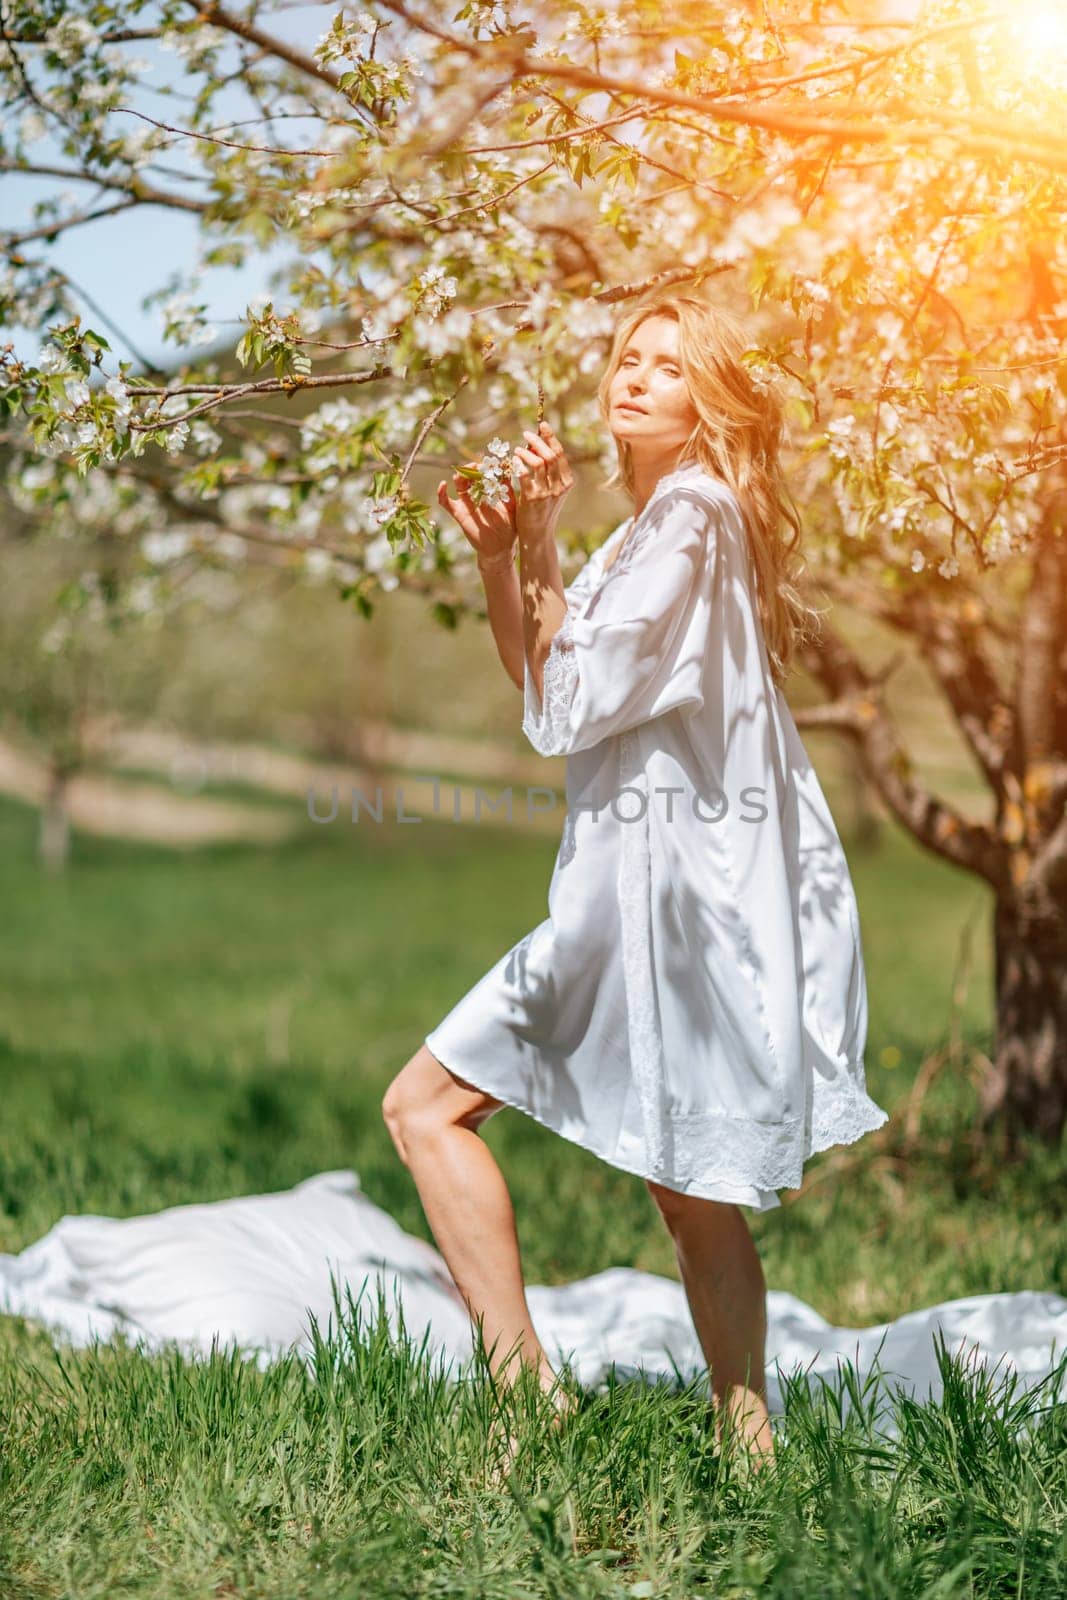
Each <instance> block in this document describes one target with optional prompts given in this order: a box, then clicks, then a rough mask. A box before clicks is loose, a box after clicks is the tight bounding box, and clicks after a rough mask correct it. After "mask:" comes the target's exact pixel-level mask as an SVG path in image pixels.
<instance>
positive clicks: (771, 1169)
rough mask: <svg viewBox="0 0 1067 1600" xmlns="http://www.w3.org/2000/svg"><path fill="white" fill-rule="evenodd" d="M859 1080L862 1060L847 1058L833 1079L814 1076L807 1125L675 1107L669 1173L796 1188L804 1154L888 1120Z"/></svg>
mask: <svg viewBox="0 0 1067 1600" xmlns="http://www.w3.org/2000/svg"><path fill="white" fill-rule="evenodd" d="M862 1082H863V1063H862V1061H857V1062H853V1063H851V1064H850V1066H849V1067H848V1068H847V1070H846V1072H845V1073H843V1075H842V1076H841V1077H840V1078H838V1079H831V1080H826V1079H819V1078H816V1087H815V1099H814V1106H813V1112H812V1118H811V1126H810V1127H806V1125H805V1119H804V1118H803V1117H792V1118H790V1119H788V1120H787V1121H784V1122H755V1121H753V1120H752V1119H751V1118H749V1117H731V1116H728V1115H726V1114H725V1113H724V1112H694V1113H693V1114H691V1115H689V1116H686V1115H679V1114H678V1113H677V1112H676V1113H674V1115H673V1116H672V1117H671V1130H672V1137H673V1146H674V1149H673V1159H672V1161H671V1173H670V1176H672V1177H673V1178H674V1179H675V1180H677V1179H678V1178H679V1177H681V1178H683V1179H684V1178H686V1177H688V1176H689V1175H690V1174H692V1175H694V1176H697V1175H699V1177H700V1180H701V1181H702V1182H705V1183H716V1182H723V1183H732V1184H744V1185H746V1186H751V1187H753V1188H756V1189H799V1188H800V1185H801V1183H802V1182H803V1177H804V1163H805V1161H807V1160H808V1159H809V1157H811V1156H813V1155H815V1154H816V1153H817V1152H818V1151H820V1150H827V1149H829V1147H830V1146H831V1145H835V1144H854V1143H855V1142H856V1140H857V1139H860V1138H862V1137H863V1135H864V1134H865V1133H871V1132H873V1130H874V1129H875V1128H880V1127H881V1126H882V1124H883V1123H884V1122H887V1121H888V1120H889V1119H888V1115H887V1113H886V1112H885V1111H883V1110H882V1108H881V1106H877V1105H875V1103H874V1101H873V1100H872V1099H871V1098H870V1097H869V1096H868V1094H867V1093H866V1091H865V1090H864V1089H863V1088H862V1087H861V1084H862ZM658 1175H659V1174H658V1173H655V1174H654V1176H658Z"/></svg>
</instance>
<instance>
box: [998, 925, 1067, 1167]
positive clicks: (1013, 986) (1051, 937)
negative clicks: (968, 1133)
mask: <svg viewBox="0 0 1067 1600" xmlns="http://www.w3.org/2000/svg"><path fill="white" fill-rule="evenodd" d="M993 938H994V955H995V985H996V1044H995V1048H994V1052H993V1073H992V1075H991V1076H990V1078H989V1080H988V1082H987V1084H986V1085H985V1088H984V1089H983V1092H982V1122H983V1126H984V1127H985V1128H986V1129H987V1130H988V1129H991V1128H992V1127H993V1126H994V1124H996V1125H997V1127H998V1128H999V1129H1001V1130H1002V1131H1003V1134H1004V1136H1005V1140H1006V1143H1007V1150H1008V1153H1011V1152H1013V1151H1014V1149H1015V1147H1016V1143H1017V1139H1018V1135H1019V1134H1020V1133H1021V1132H1023V1131H1028V1132H1031V1133H1036V1134H1038V1135H1039V1136H1040V1137H1041V1138H1043V1139H1046V1140H1048V1141H1049V1142H1050V1143H1056V1142H1057V1141H1058V1140H1059V1138H1060V1136H1061V1135H1062V1133H1063V1129H1064V1126H1065V1124H1067V919H1065V918H1064V916H1063V914H1062V913H1061V912H1059V911H1058V910H1057V909H1055V908H1049V909H1048V910H1047V911H1046V912H1043V913H1041V914H1035V912H1034V910H1033V908H1032V907H1030V906H1020V905H1019V903H1018V902H1017V901H1015V900H1012V899H1011V898H1008V897H1005V896H1000V897H998V899H997V901H996V905H995V910H994V918H993Z"/></svg>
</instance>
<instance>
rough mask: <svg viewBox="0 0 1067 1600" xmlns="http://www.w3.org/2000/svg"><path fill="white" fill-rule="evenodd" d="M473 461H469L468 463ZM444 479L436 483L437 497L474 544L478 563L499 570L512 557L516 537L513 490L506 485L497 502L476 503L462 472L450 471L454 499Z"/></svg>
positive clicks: (487, 568)
mask: <svg viewBox="0 0 1067 1600" xmlns="http://www.w3.org/2000/svg"><path fill="white" fill-rule="evenodd" d="M475 464H476V463H475V462H473V461H472V462H469V463H468V465H469V466H474V465H475ZM445 482H446V480H445V479H444V478H442V479H441V482H440V483H439V484H438V485H437V498H438V500H439V502H440V503H441V505H443V506H444V508H445V510H446V511H447V512H448V513H449V515H450V516H453V517H455V519H456V521H457V522H458V523H459V525H460V527H461V528H462V530H463V533H464V535H465V536H466V539H467V542H468V543H469V544H471V545H473V547H474V550H475V552H476V554H477V556H478V564H479V566H482V565H483V564H484V567H485V569H486V570H493V569H499V570H501V571H502V570H503V569H504V567H505V566H506V565H507V564H508V563H509V562H510V561H511V559H512V553H513V551H514V548H515V540H516V539H517V537H518V529H517V528H516V526H515V492H514V490H513V489H512V488H511V487H510V485H509V487H508V492H507V496H506V497H505V499H504V500H502V501H501V502H500V503H499V505H495V506H491V505H489V504H488V503H487V502H486V501H482V503H481V505H475V503H474V501H473V500H472V499H471V497H470V488H469V486H468V484H467V480H466V479H465V478H464V477H463V475H462V473H459V472H454V473H453V474H452V487H453V488H454V489H456V490H457V493H456V495H455V497H454V498H453V497H452V496H450V495H449V493H448V490H447V489H446V487H445Z"/></svg>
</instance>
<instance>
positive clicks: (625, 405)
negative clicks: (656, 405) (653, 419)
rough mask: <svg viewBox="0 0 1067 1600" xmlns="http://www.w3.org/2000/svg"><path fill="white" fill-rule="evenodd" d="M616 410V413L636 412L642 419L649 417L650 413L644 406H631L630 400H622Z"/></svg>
mask: <svg viewBox="0 0 1067 1600" xmlns="http://www.w3.org/2000/svg"><path fill="white" fill-rule="evenodd" d="M615 409H616V411H636V412H638V413H639V414H640V415H641V416H642V417H646V416H647V415H648V412H647V411H646V410H645V408H644V406H635V405H631V403H630V401H629V400H620V401H619V403H618V405H617V406H616V407H615Z"/></svg>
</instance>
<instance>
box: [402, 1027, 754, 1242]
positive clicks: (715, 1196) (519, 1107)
mask: <svg viewBox="0 0 1067 1600" xmlns="http://www.w3.org/2000/svg"><path fill="white" fill-rule="evenodd" d="M423 1043H424V1044H425V1046H426V1048H427V1050H429V1052H430V1054H431V1055H432V1056H433V1058H434V1060H435V1061H438V1062H439V1063H440V1065H441V1066H442V1067H445V1068H446V1070H451V1071H454V1072H455V1073H456V1076H457V1077H459V1078H462V1079H463V1080H464V1082H466V1083H470V1084H473V1085H474V1087H475V1088H476V1089H480V1090H481V1092H482V1093H483V1094H491V1095H492V1096H493V1099H494V1100H499V1101H501V1103H502V1104H503V1105H506V1106H509V1107H510V1108H511V1110H512V1111H521V1112H522V1113H523V1115H524V1116H527V1117H530V1118H531V1119H532V1120H533V1121H534V1122H537V1123H539V1124H540V1126H541V1127H542V1128H547V1129H548V1130H549V1132H550V1133H555V1134H558V1135H559V1137H560V1138H561V1139H566V1140H567V1143H568V1144H574V1145H577V1146H578V1148H579V1149H580V1150H585V1151H588V1153H589V1154H590V1155H593V1156H596V1157H597V1159H598V1160H600V1161H604V1162H606V1163H607V1164H608V1166H610V1167H615V1168H616V1169H617V1170H618V1171H619V1172H626V1173H629V1174H630V1176H631V1177H634V1178H644V1179H646V1180H647V1181H648V1182H650V1183H658V1184H661V1185H662V1187H663V1188H664V1189H674V1190H675V1191H676V1192H677V1193H678V1194H691V1195H693V1196H694V1198H696V1199H699V1200H718V1201H719V1202H720V1204H722V1205H737V1206H747V1207H748V1208H749V1209H750V1210H751V1211H757V1212H763V1211H774V1210H776V1209H777V1208H778V1207H779V1206H780V1205H781V1203H782V1202H781V1201H780V1200H779V1198H778V1196H777V1194H775V1192H774V1190H773V1189H768V1190H766V1191H765V1194H766V1196H767V1198H765V1199H764V1200H763V1201H762V1203H759V1204H757V1202H756V1201H754V1200H742V1199H738V1198H736V1197H735V1195H733V1194H727V1193H726V1191H728V1190H729V1188H730V1185H729V1184H718V1185H715V1184H711V1185H709V1184H701V1185H693V1184H690V1185H689V1186H688V1187H686V1188H682V1187H681V1186H680V1185H679V1184H678V1183H672V1182H671V1181H670V1180H669V1179H668V1178H664V1177H658V1176H656V1174H655V1173H651V1172H644V1171H642V1169H641V1168H640V1167H638V1166H634V1165H632V1164H630V1163H629V1162H626V1161H623V1160H621V1159H620V1158H619V1157H618V1156H614V1155H609V1154H608V1153H607V1151H606V1150H603V1149H601V1148H599V1147H598V1146H597V1145H595V1144H591V1143H588V1142H587V1141H586V1140H584V1139H579V1138H578V1136H577V1134H574V1133H565V1132H564V1130H563V1129H562V1128H560V1127H557V1126H556V1124H555V1123H554V1122H549V1121H548V1119H547V1117H545V1116H544V1115H542V1114H541V1113H540V1112H538V1111H535V1110H534V1109H533V1107H532V1106H527V1105H523V1103H522V1101H521V1100H514V1099H509V1098H508V1097H507V1096H506V1095H503V1094H501V1093H500V1092H499V1091H498V1090H496V1089H491V1088H488V1087H487V1086H486V1085H485V1084H482V1083H477V1082H475V1080H474V1078H472V1077H471V1076H470V1075H469V1073H467V1072H466V1071H463V1070H461V1069H460V1068H459V1067H455V1068H449V1066H448V1062H447V1061H442V1060H441V1057H440V1056H439V1055H438V1054H437V1052H436V1050H434V1048H433V1046H432V1045H431V1044H430V1042H429V1035H427V1037H426V1038H425V1039H424V1040H423ZM737 1187H741V1185H738V1186H737ZM752 1187H753V1188H756V1189H758V1185H755V1184H753V1185H752Z"/></svg>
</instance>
